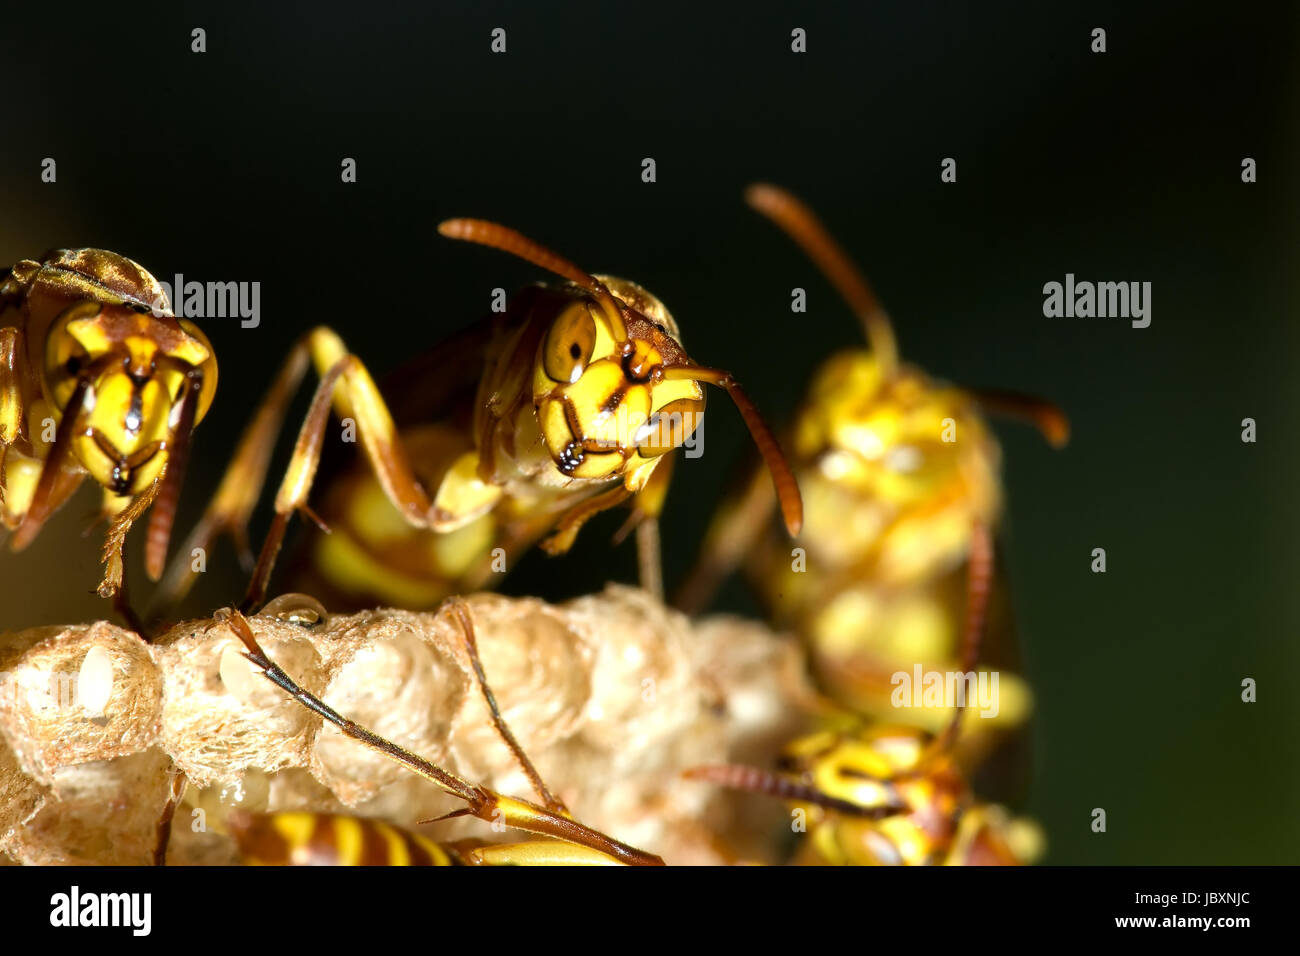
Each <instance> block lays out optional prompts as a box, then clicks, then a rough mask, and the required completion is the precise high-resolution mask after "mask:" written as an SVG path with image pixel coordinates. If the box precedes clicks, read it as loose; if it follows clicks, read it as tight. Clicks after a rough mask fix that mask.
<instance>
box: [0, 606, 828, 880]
mask: <svg viewBox="0 0 1300 956" xmlns="http://www.w3.org/2000/svg"><path fill="white" fill-rule="evenodd" d="M468 605H469V608H470V611H471V613H472V616H473V620H474V623H475V628H476V632H477V638H478V646H479V651H480V654H481V657H482V659H483V664H484V667H485V670H486V672H487V676H488V680H489V681H490V683H491V686H492V689H493V691H494V692H495V694H496V697H497V700H498V702H499V704H500V706H501V709H502V712H503V713H504V715H505V718H506V720H507V722H508V723H509V724H510V726H511V728H512V729H513V731H514V733H515V735H516V737H517V738H518V739H519V742H520V744H521V745H522V746H523V748H524V749H525V751H527V753H528V754H529V755H530V756H531V757H532V759H533V761H534V763H535V764H536V765H537V767H538V769H539V771H540V772H541V774H542V776H543V778H544V779H545V780H546V781H547V783H548V784H549V785H550V786H551V788H552V789H553V790H554V791H555V792H556V793H557V794H558V795H559V796H560V797H561V798H562V799H564V800H565V801H566V802H567V803H568V805H569V807H570V809H571V810H572V812H573V814H574V816H575V817H576V818H577V819H579V820H581V821H582V822H584V823H586V824H588V825H590V826H593V827H596V828H598V829H600V830H603V831H605V832H607V833H609V834H611V835H613V836H615V837H617V838H618V839H621V840H623V841H625V842H628V843H631V844H632V845H634V846H638V847H641V848H642V849H645V850H649V851H651V852H655V853H658V854H660V855H662V856H663V857H664V858H665V859H666V860H667V861H668V862H670V863H711V862H723V861H725V860H728V859H731V854H737V855H740V856H742V857H745V858H757V859H764V858H767V857H768V856H770V852H769V851H770V848H769V847H768V842H769V840H770V839H771V838H773V836H774V835H775V836H776V837H778V838H779V834H780V833H781V832H782V831H783V829H784V828H783V825H782V824H783V821H784V820H785V816H784V813H785V811H784V808H783V806H782V805H781V804H780V803H778V802H777V801H771V800H766V799H764V798H761V797H753V796H745V795H740V794H735V793H727V792H724V791H719V790H718V789H717V788H714V787H711V786H708V785H705V784H701V783H698V782H693V781H688V780H683V779H682V778H681V771H682V770H684V769H685V768H687V767H690V766H693V765H696V764H702V763H719V762H745V763H758V764H760V765H766V764H769V763H770V761H771V759H772V757H773V755H774V754H775V753H776V751H777V750H778V748H779V747H780V745H781V743H783V742H784V741H786V740H788V739H789V738H790V737H791V736H792V735H793V734H794V733H796V732H798V730H799V729H800V727H801V725H802V717H801V714H802V709H801V705H802V704H804V703H805V702H806V701H807V699H808V696H807V694H808V690H807V686H806V685H805V683H804V677H803V672H802V663H801V657H800V654H799V651H798V649H797V647H796V645H795V644H794V643H793V642H791V641H789V640H787V639H784V638H779V637H776V636H774V635H773V634H771V633H770V632H769V631H767V630H766V629H764V628H763V627H762V626H761V625H758V624H755V623H752V622H745V621H740V620H735V619H729V618H719V619H713V620H708V621H703V622H698V623H693V622H691V621H689V620H688V619H686V618H685V617H683V616H681V615H678V614H675V613H673V612H671V611H668V610H666V609H664V608H663V607H662V606H661V605H659V604H658V603H656V602H654V601H653V600H652V599H650V598H649V597H648V596H647V595H645V594H644V593H643V592H640V591H637V590H633V589H630V588H623V587H610V588H608V589H607V590H606V591H605V592H604V593H601V594H598V595H593V596H590V597H584V598H580V599H577V600H574V601H571V602H569V603H567V604H564V605H559V606H555V605H550V604H547V603H545V602H542V601H539V600H536V599H532V598H505V597H501V596H497V595H487V594H483V595H476V596H474V597H471V598H469V599H468ZM250 621H251V623H252V626H253V629H254V631H255V632H256V634H257V636H258V639H259V640H260V641H261V643H262V645H263V647H264V648H265V649H266V651H267V653H268V654H269V655H270V656H271V657H272V658H273V659H274V660H275V661H276V662H277V663H279V664H280V665H281V666H282V667H283V668H284V669H285V670H286V671H287V672H288V673H289V674H291V675H292V676H293V677H294V678H295V679H296V680H298V681H299V682H300V683H301V684H302V686H303V687H304V688H306V689H308V690H310V691H312V692H314V693H316V694H318V695H319V696H321V697H322V698H323V699H324V700H325V701H326V702H327V703H329V704H330V705H331V706H333V707H334V708H335V709H336V710H338V711H340V712H341V713H343V714H344V715H345V716H348V717H350V718H352V719H353V720H355V721H357V722H358V723H360V724H362V725H363V726H366V727H368V728H370V729H371V730H373V731H375V732H376V733H379V734H381V735H383V736H385V737H388V738H389V739H391V740H393V741H394V742H396V743H398V744H401V745H402V746H404V747H406V748H407V749H409V750H412V751H414V752H416V753H418V754H420V755H422V756H424V757H426V758H428V759H430V760H433V761H434V762H435V763H438V764H440V765H441V766H443V767H445V768H446V769H448V770H451V771H452V772H454V773H457V774H459V775H460V776H462V777H464V778H466V779H468V780H470V781H473V782H476V783H483V784H486V785H488V786H490V787H493V788H495V789H497V790H500V791H502V792H504V793H507V794H511V795H518V796H523V797H526V798H529V799H535V797H534V794H533V793H532V792H531V790H530V788H529V786H528V783H527V780H526V778H525V777H524V775H523V774H522V772H520V771H519V769H518V767H517V765H516V764H515V763H514V761H513V759H512V757H511V755H510V753H509V751H508V750H507V749H506V747H505V745H504V744H503V743H502V741H501V740H500V739H499V738H498V737H497V735H496V733H495V732H494V730H493V728H492V726H491V724H490V723H489V722H488V718H487V708H486V706H485V704H484V703H483V700H482V697H481V695H480V694H479V693H478V690H477V687H476V685H475V684H474V683H473V682H472V679H471V676H470V671H469V664H468V660H467V659H466V657H465V655H464V654H463V651H462V649H461V644H460V641H459V639H458V634H459V631H458V629H457V623H456V619H455V616H454V615H453V614H451V613H450V612H449V611H447V610H445V609H444V610H441V611H438V612H432V613H425V614H415V613H409V612H404V611H396V610H379V611H368V612H363V613H361V614H356V615H352V616H346V617H342V616H340V617H330V618H327V619H326V620H324V621H323V622H321V623H319V624H317V625H315V626H311V627H304V626H303V625H302V624H301V623H294V622H292V621H289V620H285V619H283V617H282V616H276V615H274V614H270V613H264V614H262V615H259V616H257V617H254V618H251V619H250ZM239 649H240V645H239V642H238V640H237V639H236V638H235V637H234V635H233V634H232V633H231V632H230V630H229V629H228V627H227V626H226V625H225V624H224V623H221V622H218V621H214V620H201V621H191V622H187V623H185V624H181V625H177V626H176V627H174V628H172V629H171V630H170V631H168V632H166V633H165V634H164V635H162V636H161V637H160V638H159V639H158V641H157V642H156V643H154V644H153V645H147V644H145V643H144V642H143V641H141V640H140V638H138V637H137V636H136V635H135V634H133V633H132V632H130V631H125V630H122V629H120V628H117V627H114V626H112V625H109V624H107V623H103V622H99V623H95V624H90V625H76V626H71V627H64V628H36V629H31V630H27V631H22V632H17V633H13V634H8V635H4V636H2V637H0V677H3V683H2V684H0V851H3V853H4V854H6V855H7V856H8V857H9V858H10V859H11V860H12V861H18V862H23V863H39V864H55V863H88V864H147V863H150V862H152V857H153V851H154V847H155V845H156V842H157V839H156V828H157V825H158V821H159V819H160V817H161V816H162V813H163V808H164V806H165V804H166V802H167V798H168V794H169V792H170V789H171V780H172V777H171V775H172V774H173V773H174V772H176V771H177V770H179V771H180V772H183V773H184V774H185V775H186V777H187V778H188V780H189V790H188V792H187V795H186V800H185V802H184V803H182V805H181V807H180V809H179V810H178V811H177V813H176V817H175V823H174V828H173V833H172V839H171V843H170V849H169V853H168V862H169V863H229V862H234V848H233V843H232V842H231V841H230V840H229V839H228V838H226V837H225V836H224V835H223V832H222V828H221V825H220V822H219V820H220V816H221V813H222V812H223V809H224V808H228V807H230V806H234V805H238V806H240V807H244V808H247V809H252V810H270V811H276V810H290V809H306V810H312V811H345V812H353V813H357V814H360V815H365V816H375V817H382V818H384V819H386V820H389V821H391V822H395V823H399V824H404V825H412V824H414V823H415V822H416V821H417V820H420V819H426V818H430V817H434V816H438V815H440V814H442V813H445V812H447V811H449V810H453V809H456V808H457V807H458V806H460V804H459V803H458V801H456V800H454V799H453V798H450V797H447V796H445V795H443V794H442V793H441V791H439V790H438V789H437V788H436V787H435V786H434V785H433V784H431V783H429V782H427V781H425V780H423V779H420V778H418V777H416V776H415V775H414V774H412V773H410V772H409V771H407V770H406V769H405V768H403V767H400V766H398V765H396V764H394V763H392V762H391V761H389V760H387V759H385V758H383V757H381V756H379V755H377V754H374V753H372V752H370V751H368V750H366V749H365V748H363V747H362V746H361V745H360V744H358V743H356V742H355V741H352V740H350V739H348V738H346V737H344V736H343V735H342V734H341V733H340V732H338V731H337V730H336V729H335V728H333V727H332V726H329V725H326V726H325V727H324V728H322V726H321V725H322V721H321V719H320V718H318V717H317V716H316V715H314V714H312V713H310V712H309V711H308V710H306V709H305V708H304V707H302V706H301V705H299V704H298V703H296V702H295V701H292V700H290V699H289V698H288V697H287V696H286V695H285V694H284V693H283V692H282V691H280V690H279V688H277V687H275V686H273V685H272V684H271V683H270V682H269V681H267V680H266V679H265V678H264V677H263V676H261V674H260V673H258V672H257V671H256V669H254V668H253V667H252V666H251V665H250V664H248V662H247V661H246V660H244V659H243V657H242V656H241V655H240V654H239ZM425 832H428V833H429V834H430V835H431V836H433V837H434V838H435V839H453V838H459V837H463V836H466V835H471V834H472V835H474V836H477V837H481V838H489V839H494V840H520V839H529V837H528V836H527V835H524V834H520V833H518V832H517V831H507V832H505V833H500V834H493V833H492V832H491V828H490V827H489V826H488V825H486V824H484V823H481V822H479V821H464V820H457V821H453V822H448V823H442V824H438V825H437V826H436V827H434V828H431V829H429V830H427V831H425Z"/></svg>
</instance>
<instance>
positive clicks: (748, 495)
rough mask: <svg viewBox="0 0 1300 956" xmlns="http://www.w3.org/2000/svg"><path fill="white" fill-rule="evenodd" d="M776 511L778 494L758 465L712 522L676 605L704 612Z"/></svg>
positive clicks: (690, 610) (685, 610)
mask: <svg viewBox="0 0 1300 956" xmlns="http://www.w3.org/2000/svg"><path fill="white" fill-rule="evenodd" d="M775 510H776V493H775V492H774V491H773V489H772V483H771V482H770V481H768V480H767V477H766V476H765V475H764V474H763V468H762V466H761V465H758V466H756V467H754V468H753V469H752V470H751V471H750V473H749V478H748V480H747V481H746V483H745V484H744V485H743V486H742V488H741V491H740V494H738V495H736V496H735V497H734V498H733V499H730V500H727V501H725V502H724V503H723V505H722V507H721V508H720V509H719V510H718V514H717V515H716V516H715V517H714V519H713V520H712V521H711V522H710V523H709V530H708V531H707V532H706V534H705V537H704V544H703V545H702V546H701V548H700V555H699V557H698V558H696V560H695V565H694V566H693V567H692V568H691V570H690V571H689V572H688V573H687V575H686V578H685V580H683V581H682V583H681V584H680V585H679V586H678V589H677V593H676V594H675V595H674V596H673V606H674V607H676V608H677V609H678V610H679V611H683V612H685V613H687V614H698V613H700V612H701V611H703V610H704V608H705V607H707V606H708V604H709V602H710V601H711V600H712V599H713V595H714V594H716V593H717V590H718V588H719V587H720V586H721V585H722V582H723V580H725V579H726V577H727V576H728V575H729V574H731V572H732V571H734V570H735V569H736V568H737V567H738V566H739V565H740V563H741V562H742V561H744V559H745V556H746V555H748V554H751V553H752V552H753V548H754V544H755V542H756V541H757V540H758V538H759V536H760V535H762V534H763V533H764V532H765V531H766V529H767V528H768V527H769V526H770V523H771V520H772V513H773V512H774V511H775Z"/></svg>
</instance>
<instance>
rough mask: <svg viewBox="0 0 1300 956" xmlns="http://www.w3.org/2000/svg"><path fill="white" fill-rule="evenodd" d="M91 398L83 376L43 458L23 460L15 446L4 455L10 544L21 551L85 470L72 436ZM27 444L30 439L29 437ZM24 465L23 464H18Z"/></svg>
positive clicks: (57, 507)
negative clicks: (10, 518)
mask: <svg viewBox="0 0 1300 956" xmlns="http://www.w3.org/2000/svg"><path fill="white" fill-rule="evenodd" d="M91 402H93V398H92V396H91V392H90V386H89V384H88V383H87V382H86V381H85V380H84V379H83V380H82V381H80V382H78V383H77V387H76V390H75V391H73V393H72V398H71V399H70V400H69V402H68V406H67V408H66V409H65V410H64V414H63V420H62V421H61V422H60V423H59V427H58V430H57V431H56V432H55V435H54V443H53V444H52V445H50V446H49V448H48V449H47V450H46V453H45V457H44V460H40V459H36V458H32V459H28V460H27V461H26V462H22V457H24V456H22V455H21V454H12V455H11V454H10V452H17V451H18V449H16V448H15V447H12V446H11V447H9V448H7V449H6V455H5V472H6V474H5V485H6V490H5V495H6V502H5V510H6V511H8V512H10V513H11V514H12V516H13V518H14V519H16V520H14V521H13V523H14V526H15V528H16V530H15V531H14V537H13V541H12V542H11V543H10V547H12V548H13V550H15V551H21V550H22V549H23V548H25V547H27V546H28V545H29V544H31V543H32V540H33V539H34V538H35V537H36V535H37V533H38V532H39V531H40V530H41V528H42V527H43V526H44V524H45V522H46V521H47V520H48V519H49V517H50V515H52V514H54V512H55V511H57V510H58V509H59V507H60V506H61V505H62V504H63V503H64V502H65V501H67V500H68V498H70V497H71V496H72V493H73V492H74V491H76V490H77V487H78V486H79V485H80V484H81V480H82V478H84V477H85V472H84V471H82V470H81V468H80V467H79V466H78V465H77V463H76V460H75V459H74V458H73V457H72V437H73V435H74V434H75V433H76V431H77V429H78V428H79V427H80V425H81V422H82V420H83V419H84V416H85V414H86V413H87V412H88V410H89V408H88V405H89V404H90V403H91ZM29 444H30V440H29ZM22 465H25V467H20V466H22Z"/></svg>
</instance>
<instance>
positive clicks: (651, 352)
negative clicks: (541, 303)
mask: <svg viewBox="0 0 1300 956" xmlns="http://www.w3.org/2000/svg"><path fill="white" fill-rule="evenodd" d="M596 278H597V279H599V280H600V281H601V282H602V283H604V285H605V287H606V288H608V290H609V291H610V293H611V297H612V299H613V303H614V305H615V307H616V308H617V309H618V310H619V314H618V315H617V316H611V315H610V314H609V309H608V306H607V305H606V304H605V303H603V302H601V301H600V300H599V299H598V298H597V297H595V296H593V295H591V294H589V293H587V292H585V291H583V290H581V289H578V288H577V287H574V290H573V291H574V296H573V298H572V300H571V301H570V302H569V303H568V304H567V305H566V306H565V307H563V308H562V309H561V311H560V312H559V314H558V315H557V316H556V318H555V319H554V320H553V321H552V323H551V326H550V328H549V329H548V330H547V333H546V336H545V338H544V339H543V340H542V343H541V346H540V348H539V353H538V358H537V362H536V365H535V370H534V374H533V402H534V405H535V407H536V409H537V416H538V421H539V423H540V425H541V431H542V437H543V440H544V441H545V442H546V446H547V450H548V451H549V452H550V455H551V458H552V459H553V460H554V462H555V464H556V467H557V468H559V469H560V471H561V472H563V473H564V474H565V475H567V476H569V477H571V478H608V477H613V476H615V475H620V474H623V473H625V472H626V471H628V470H633V469H636V468H637V467H638V466H640V465H643V464H646V463H649V462H651V461H653V460H654V459H655V458H657V457H659V456H660V455H663V454H665V453H666V452H669V451H671V450H672V449H674V448H676V447H678V446H680V445H682V444H684V443H685V442H686V441H688V440H689V439H690V438H691V436H692V435H693V434H694V433H695V431H696V429H697V428H698V426H699V424H700V421H701V417H702V416H703V414H704V390H703V388H701V386H700V384H699V383H698V382H696V381H692V380H690V379H674V378H670V377H665V374H664V373H665V371H666V370H667V369H670V368H676V367H682V366H686V365H689V364H690V360H689V359H688V358H687V356H686V353H685V351H684V350H683V349H682V346H681V344H680V342H678V340H677V335H678V331H677V323H676V322H674V321H673V318H672V316H671V315H669V313H668V310H667V309H666V308H664V306H663V303H661V302H660V301H659V300H658V299H657V298H655V297H654V296H652V295H651V294H650V293H649V292H647V291H646V290H645V289H643V288H641V287H640V286H639V285H637V284H636V283H633V282H628V281H626V280H624V279H616V278H611V277H608V276H597V277H596Z"/></svg>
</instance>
